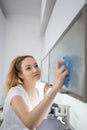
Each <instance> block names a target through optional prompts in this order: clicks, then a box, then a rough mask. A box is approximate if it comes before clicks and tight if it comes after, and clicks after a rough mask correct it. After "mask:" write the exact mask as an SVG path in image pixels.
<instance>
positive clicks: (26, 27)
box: [0, 12, 41, 103]
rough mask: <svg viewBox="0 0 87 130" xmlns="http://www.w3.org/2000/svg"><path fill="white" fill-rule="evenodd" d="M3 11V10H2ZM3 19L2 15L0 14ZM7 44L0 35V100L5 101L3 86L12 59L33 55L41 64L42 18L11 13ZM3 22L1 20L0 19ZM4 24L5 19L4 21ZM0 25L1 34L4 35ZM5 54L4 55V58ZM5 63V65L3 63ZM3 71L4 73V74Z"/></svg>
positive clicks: (8, 20) (7, 25)
mask: <svg viewBox="0 0 87 130" xmlns="http://www.w3.org/2000/svg"><path fill="white" fill-rule="evenodd" d="M0 13H1V12H0ZM0 18H1V19H2V16H1V15H0ZM5 21H6V30H5V34H6V36H5V38H4V40H5V44H3V41H2V40H3V39H1V37H0V56H1V58H0V63H1V64H0V74H1V76H0V87H1V88H0V89H1V90H0V102H1V103H2V102H3V92H2V91H3V88H4V86H5V79H6V76H7V73H8V69H9V66H10V63H11V61H12V60H13V58H15V57H16V56H18V55H33V56H34V57H35V59H36V60H37V62H38V64H39V66H40V65H41V39H40V35H39V31H40V18H39V17H35V16H30V17H28V16H23V15H22V16H21V15H19V16H18V15H12V16H11V15H9V16H8V17H7V18H6V19H5ZM0 22H1V21H0ZM0 24H3V21H2V23H0ZM2 30H3V29H2V26H0V35H2ZM1 43H2V44H1ZM3 54H4V57H5V58H3ZM2 64H3V65H2ZM1 65H2V66H3V67H2V66H1ZM2 72H3V75H2Z"/></svg>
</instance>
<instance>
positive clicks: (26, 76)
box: [19, 57, 41, 83]
mask: <svg viewBox="0 0 87 130" xmlns="http://www.w3.org/2000/svg"><path fill="white" fill-rule="evenodd" d="M21 71H22V72H21V73H20V74H19V77H20V78H22V79H23V81H24V82H28V83H33V82H35V81H37V80H39V79H40V74H41V71H40V68H39V67H38V64H37V62H36V60H35V59H34V58H31V57H27V58H25V59H24V60H23V61H22V63H21Z"/></svg>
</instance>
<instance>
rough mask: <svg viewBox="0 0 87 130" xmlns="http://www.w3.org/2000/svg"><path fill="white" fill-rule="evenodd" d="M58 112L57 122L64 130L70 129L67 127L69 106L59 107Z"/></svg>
mask: <svg viewBox="0 0 87 130" xmlns="http://www.w3.org/2000/svg"><path fill="white" fill-rule="evenodd" d="M59 108H60V109H59V112H58V113H57V116H58V118H57V119H58V120H60V122H61V123H62V124H63V126H64V128H65V129H70V125H69V117H70V106H68V105H61V106H60V107H59Z"/></svg>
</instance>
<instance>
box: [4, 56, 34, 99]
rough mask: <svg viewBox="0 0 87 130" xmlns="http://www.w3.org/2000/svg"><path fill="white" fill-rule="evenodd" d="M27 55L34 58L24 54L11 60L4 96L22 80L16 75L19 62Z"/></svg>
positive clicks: (19, 66) (19, 70)
mask: <svg viewBox="0 0 87 130" xmlns="http://www.w3.org/2000/svg"><path fill="white" fill-rule="evenodd" d="M27 57H31V58H34V57H33V56H31V55H24V56H17V57H16V58H15V59H14V60H13V61H12V63H11V65H10V68H9V72H8V74H7V78H6V86H5V97H6V96H7V93H8V91H9V89H10V88H12V87H15V86H16V85H17V84H20V83H21V84H22V83H23V80H22V79H21V78H20V77H19V76H18V73H20V72H21V62H22V61H23V60H24V59H25V58H27Z"/></svg>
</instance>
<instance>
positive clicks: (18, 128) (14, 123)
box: [0, 82, 44, 130]
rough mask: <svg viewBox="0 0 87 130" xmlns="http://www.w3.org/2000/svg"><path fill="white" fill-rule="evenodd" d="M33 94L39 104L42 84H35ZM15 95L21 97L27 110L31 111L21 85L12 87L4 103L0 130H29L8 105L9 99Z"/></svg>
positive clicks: (42, 92)
mask: <svg viewBox="0 0 87 130" xmlns="http://www.w3.org/2000/svg"><path fill="white" fill-rule="evenodd" d="M35 92H36V96H37V99H38V103H39V102H40V101H41V100H42V99H43V97H44V83H42V82H37V83H36V86H35ZM16 95H19V96H22V97H23V99H24V101H25V103H26V104H27V106H28V107H29V109H30V110H32V109H33V108H32V106H31V104H30V100H29V97H28V95H27V92H26V91H25V90H24V88H23V87H22V86H21V85H17V86H15V87H12V88H11V89H10V90H9V92H8V95H7V97H6V100H5V103H4V109H3V117H4V121H3V123H2V125H1V127H0V130H29V129H28V128H27V127H26V126H25V125H24V124H23V123H22V121H21V120H20V119H19V117H18V116H17V115H16V113H15V112H14V111H13V109H12V107H11V105H10V102H11V99H12V98H13V97H14V96H16Z"/></svg>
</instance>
